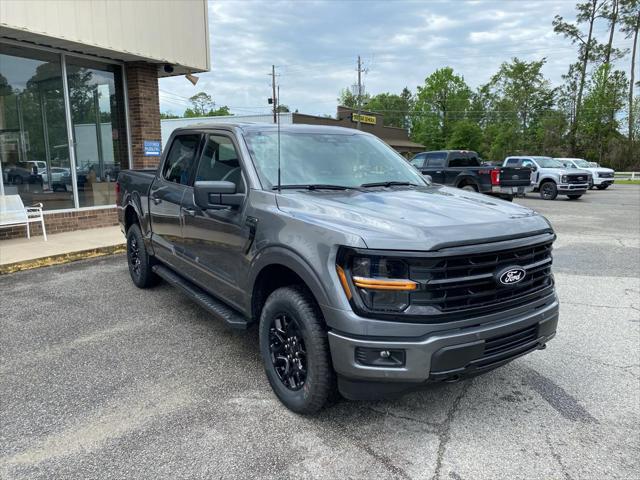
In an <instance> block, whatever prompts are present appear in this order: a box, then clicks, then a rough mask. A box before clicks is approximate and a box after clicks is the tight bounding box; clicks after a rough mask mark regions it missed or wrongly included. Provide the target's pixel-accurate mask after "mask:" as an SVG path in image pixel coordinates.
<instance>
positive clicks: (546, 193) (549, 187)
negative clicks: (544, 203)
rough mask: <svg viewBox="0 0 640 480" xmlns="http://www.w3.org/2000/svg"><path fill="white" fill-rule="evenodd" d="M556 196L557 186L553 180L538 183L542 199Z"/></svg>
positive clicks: (553, 198) (551, 198) (550, 198)
mask: <svg viewBox="0 0 640 480" xmlns="http://www.w3.org/2000/svg"><path fill="white" fill-rule="evenodd" d="M557 196H558V187H557V186H556V184H555V182H552V181H546V182H544V183H543V184H542V185H540V197H541V198H542V199H543V200H555V199H556V197H557Z"/></svg>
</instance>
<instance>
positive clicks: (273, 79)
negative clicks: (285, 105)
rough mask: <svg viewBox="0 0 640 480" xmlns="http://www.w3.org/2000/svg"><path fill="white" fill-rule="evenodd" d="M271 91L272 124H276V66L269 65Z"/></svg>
mask: <svg viewBox="0 0 640 480" xmlns="http://www.w3.org/2000/svg"><path fill="white" fill-rule="evenodd" d="M271 89H272V91H273V92H272V95H273V96H272V97H271V99H272V102H271V103H273V123H277V122H278V120H277V119H278V116H277V115H278V99H277V97H276V66H275V65H271Z"/></svg>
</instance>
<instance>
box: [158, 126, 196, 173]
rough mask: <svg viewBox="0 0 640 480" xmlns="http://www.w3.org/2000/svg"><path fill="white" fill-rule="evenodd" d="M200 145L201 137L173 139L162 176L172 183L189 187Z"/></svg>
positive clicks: (189, 136) (192, 136)
mask: <svg viewBox="0 0 640 480" xmlns="http://www.w3.org/2000/svg"><path fill="white" fill-rule="evenodd" d="M199 143H200V135H199V134H196V135H179V136H177V137H175V138H174V139H173V143H172V144H171V148H170V149H169V153H168V154H167V161H166V162H165V163H164V167H163V169H162V176H163V177H164V178H165V180H168V181H170V182H175V183H179V184H181V185H187V184H188V183H189V178H190V177H191V172H192V171H193V166H194V162H195V157H196V151H197V150H198V145H199Z"/></svg>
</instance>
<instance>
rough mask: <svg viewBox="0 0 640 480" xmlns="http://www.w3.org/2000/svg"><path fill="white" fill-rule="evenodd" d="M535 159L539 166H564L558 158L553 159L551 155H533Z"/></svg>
mask: <svg viewBox="0 0 640 480" xmlns="http://www.w3.org/2000/svg"><path fill="white" fill-rule="evenodd" d="M535 159H536V163H537V164H538V165H540V167H541V168H565V165H564V164H563V163H562V162H561V161H560V160H555V159H553V158H551V157H535Z"/></svg>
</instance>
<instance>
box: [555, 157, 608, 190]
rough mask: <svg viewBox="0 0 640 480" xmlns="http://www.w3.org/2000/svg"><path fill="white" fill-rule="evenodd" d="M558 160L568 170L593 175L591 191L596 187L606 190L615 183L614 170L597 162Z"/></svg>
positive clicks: (580, 159) (577, 159)
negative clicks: (577, 170) (579, 170)
mask: <svg viewBox="0 0 640 480" xmlns="http://www.w3.org/2000/svg"><path fill="white" fill-rule="evenodd" d="M556 160H560V161H561V162H562V163H563V164H564V166H565V167H567V168H572V169H581V170H586V171H588V172H589V173H591V181H590V182H589V189H592V188H593V187H596V188H597V189H598V190H606V189H607V188H608V187H609V185H613V183H614V181H615V180H614V176H615V171H614V170H612V169H611V168H603V167H601V166H600V165H598V164H597V163H595V162H588V161H586V160H584V159H582V158H556ZM594 164H595V165H594Z"/></svg>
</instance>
